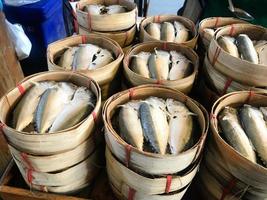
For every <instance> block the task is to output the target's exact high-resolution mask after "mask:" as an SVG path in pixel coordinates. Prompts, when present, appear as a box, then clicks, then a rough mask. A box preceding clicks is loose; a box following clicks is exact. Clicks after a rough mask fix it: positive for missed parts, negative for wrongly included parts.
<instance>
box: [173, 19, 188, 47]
mask: <svg viewBox="0 0 267 200" xmlns="http://www.w3.org/2000/svg"><path fill="white" fill-rule="evenodd" d="M174 28H175V39H174V42H177V43H183V42H186V41H187V40H188V38H189V33H188V29H187V28H186V27H185V26H184V25H183V24H182V23H181V22H177V21H175V22H174Z"/></svg>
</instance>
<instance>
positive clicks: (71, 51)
mask: <svg viewBox="0 0 267 200" xmlns="http://www.w3.org/2000/svg"><path fill="white" fill-rule="evenodd" d="M77 50H78V47H68V48H67V49H66V50H65V52H64V53H63V55H62V56H61V58H60V60H59V63H58V65H59V66H61V67H63V68H65V69H69V70H71V69H72V67H73V60H74V55H75V53H76V51H77Z"/></svg>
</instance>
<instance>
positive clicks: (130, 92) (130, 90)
mask: <svg viewBox="0 0 267 200" xmlns="http://www.w3.org/2000/svg"><path fill="white" fill-rule="evenodd" d="M133 97H134V89H133V88H130V89H129V100H132V99H133Z"/></svg>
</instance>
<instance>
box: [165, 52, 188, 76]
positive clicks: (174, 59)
mask: <svg viewBox="0 0 267 200" xmlns="http://www.w3.org/2000/svg"><path fill="white" fill-rule="evenodd" d="M170 54H171V69H170V72H169V76H168V79H169V80H179V79H182V78H184V77H186V76H188V75H189V73H190V64H191V61H190V60H189V59H187V58H186V57H185V56H184V55H182V54H181V53H177V52H176V51H171V52H170Z"/></svg>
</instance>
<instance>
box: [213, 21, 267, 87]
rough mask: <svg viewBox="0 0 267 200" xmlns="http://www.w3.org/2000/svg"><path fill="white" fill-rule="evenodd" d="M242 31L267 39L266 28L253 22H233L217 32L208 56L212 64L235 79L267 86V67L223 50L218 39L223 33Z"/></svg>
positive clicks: (252, 37)
mask: <svg viewBox="0 0 267 200" xmlns="http://www.w3.org/2000/svg"><path fill="white" fill-rule="evenodd" d="M240 33H245V34H247V35H248V36H249V37H250V38H251V39H252V40H267V34H266V29H265V28H264V27H261V26H256V25H251V24H233V25H231V26H226V27H223V28H221V29H220V30H218V31H217V32H216V36H215V38H213V39H212V41H211V43H210V47H209V50H208V58H209V60H210V62H211V64H212V66H213V67H214V68H215V69H216V70H218V71H219V72H221V73H222V74H224V75H226V76H227V77H230V78H232V79H233V80H235V81H237V82H240V83H243V84H245V85H252V86H255V87H264V86H267V79H266V76H267V67H266V66H264V65H259V64H253V63H250V62H248V61H245V60H241V59H240V58H236V57H233V56H231V55H230V54H228V53H227V52H225V51H224V50H222V48H221V47H220V46H219V44H218V42H217V39H218V38H219V37H220V36H222V35H231V36H237V35H238V34H240Z"/></svg>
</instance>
